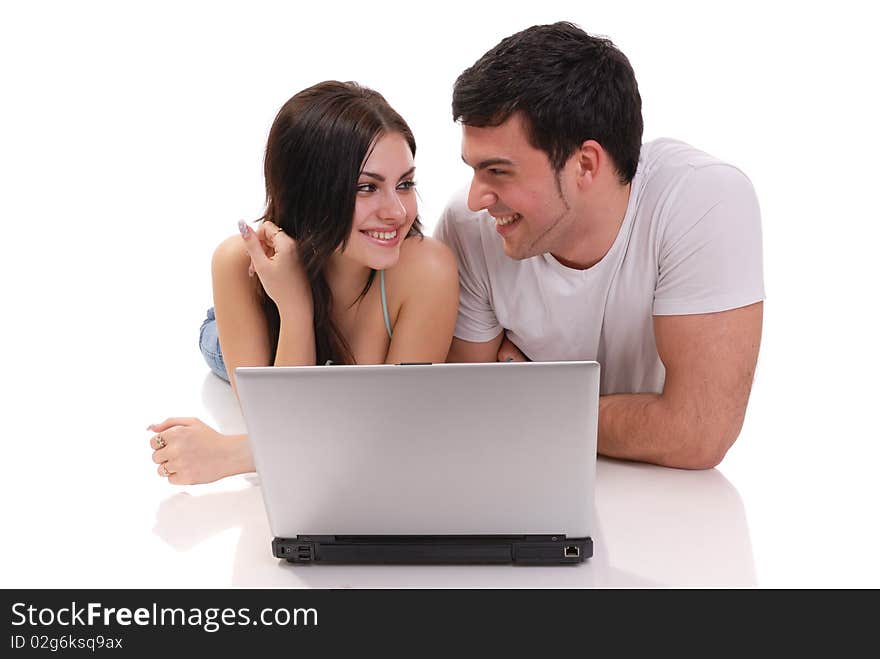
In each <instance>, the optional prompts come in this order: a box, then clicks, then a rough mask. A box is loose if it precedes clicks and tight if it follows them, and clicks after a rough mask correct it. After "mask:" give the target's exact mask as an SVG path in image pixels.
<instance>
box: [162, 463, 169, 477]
mask: <svg viewBox="0 0 880 659" xmlns="http://www.w3.org/2000/svg"><path fill="white" fill-rule="evenodd" d="M167 465H168V463H167V462H163V463H162V466H161V467H160V469H161V470H162V475H163V476H164V477H165V478H168V477H169V476H170V475H171V472H170V471H168V466H167Z"/></svg>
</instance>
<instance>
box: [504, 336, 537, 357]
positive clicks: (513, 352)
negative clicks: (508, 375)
mask: <svg viewBox="0 0 880 659" xmlns="http://www.w3.org/2000/svg"><path fill="white" fill-rule="evenodd" d="M502 335H503V333H502ZM498 361H499V362H528V361H531V360H530V359H529V358H528V357H526V356H525V355H524V354H523V353H522V351H521V350H520V349H519V348H517V347H516V345H515V344H514V343H513V341H511V340H510V339H508V338H507V336H504V340H503V341H502V342H501V347H500V348H498Z"/></svg>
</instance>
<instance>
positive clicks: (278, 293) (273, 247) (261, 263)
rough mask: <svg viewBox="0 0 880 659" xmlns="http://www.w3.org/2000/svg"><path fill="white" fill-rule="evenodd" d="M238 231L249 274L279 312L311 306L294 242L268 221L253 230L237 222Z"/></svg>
mask: <svg viewBox="0 0 880 659" xmlns="http://www.w3.org/2000/svg"><path fill="white" fill-rule="evenodd" d="M238 230H239V231H240V232H241V237H242V240H244V244H245V248H246V249H247V252H248V255H249V256H250V257H251V266H250V268H251V269H250V272H251V273H256V274H257V276H258V277H259V278H260V283H261V284H262V285H263V289H264V290H265V291H266V295H268V296H269V297H270V298H272V301H273V302H275V304H276V305H277V306H278V308H279V310H283V309H288V308H302V306H303V305H304V304H305V305H307V306H308V307H311V304H312V292H311V287H310V286H309V282H308V278H307V277H306V272H305V268H303V267H302V264H301V263H300V261H299V255H298V254H297V251H296V241H294V240H293V238H291V237H290V236H288V235H287V234H286V233H284V231H282V230H281V229H280V228H279V227H278V226H276V225H275V224H273V223H272V222H269V221H268V220H265V221H263V223H262V224H261V225H260V228H259V230H257V231H254V230H253V229H251V228H250V227H249V226H248V225H247V223H245V221H244V220H239V222H238Z"/></svg>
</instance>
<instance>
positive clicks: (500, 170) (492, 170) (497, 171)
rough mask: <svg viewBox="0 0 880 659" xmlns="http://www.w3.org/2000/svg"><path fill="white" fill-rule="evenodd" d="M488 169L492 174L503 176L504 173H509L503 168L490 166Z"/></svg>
mask: <svg viewBox="0 0 880 659" xmlns="http://www.w3.org/2000/svg"><path fill="white" fill-rule="evenodd" d="M487 171H488V172H489V173H490V174H491V175H492V176H501V175H502V174H506V173H507V172H505V171H504V170H503V169H496V168H494V167H490V168H489V169H488V170H487Z"/></svg>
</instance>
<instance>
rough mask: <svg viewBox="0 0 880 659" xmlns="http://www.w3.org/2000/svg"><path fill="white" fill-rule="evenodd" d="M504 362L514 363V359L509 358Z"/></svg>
mask: <svg viewBox="0 0 880 659" xmlns="http://www.w3.org/2000/svg"><path fill="white" fill-rule="evenodd" d="M504 361H506V362H512V361H513V357H508V358H507V359H505V360H504Z"/></svg>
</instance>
